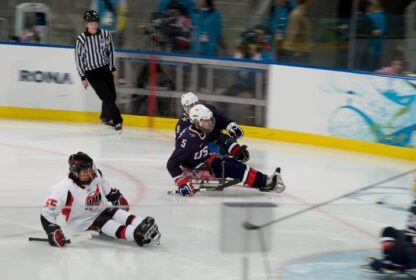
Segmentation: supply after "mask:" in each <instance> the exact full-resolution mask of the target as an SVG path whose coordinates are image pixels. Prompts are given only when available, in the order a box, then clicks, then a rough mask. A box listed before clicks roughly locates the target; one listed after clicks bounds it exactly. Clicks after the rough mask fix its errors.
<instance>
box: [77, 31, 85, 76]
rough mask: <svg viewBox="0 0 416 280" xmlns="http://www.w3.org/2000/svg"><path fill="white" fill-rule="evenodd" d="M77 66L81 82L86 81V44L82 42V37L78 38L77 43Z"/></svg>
mask: <svg viewBox="0 0 416 280" xmlns="http://www.w3.org/2000/svg"><path fill="white" fill-rule="evenodd" d="M75 64H76V66H77V71H78V74H79V76H80V77H81V80H85V79H86V77H85V51H84V42H83V41H82V39H81V36H80V37H78V39H77V41H76V43H75Z"/></svg>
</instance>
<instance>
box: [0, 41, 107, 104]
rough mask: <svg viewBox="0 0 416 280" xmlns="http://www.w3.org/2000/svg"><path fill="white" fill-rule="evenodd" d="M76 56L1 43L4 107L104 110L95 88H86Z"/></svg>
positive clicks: (64, 50) (0, 94) (63, 50)
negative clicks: (79, 71) (80, 76)
mask: <svg viewBox="0 0 416 280" xmlns="http://www.w3.org/2000/svg"><path fill="white" fill-rule="evenodd" d="M74 56H75V55H74V49H69V48H48V47H33V46H19V45H1V44H0V61H1V66H0V77H2V79H1V83H0V106H5V107H26V108H42V109H55V110H70V111H71V110H72V111H88V112H98V111H100V110H101V105H100V104H101V102H100V100H99V99H98V97H97V96H96V95H95V93H94V91H93V89H92V88H91V87H89V88H88V90H87V91H86V90H85V89H84V88H83V87H82V84H81V81H80V78H79V75H78V73H77V71H76V66H75V58H74ZM22 71H24V72H23V73H22ZM22 75H23V79H22ZM50 76H51V78H48V77H50ZM25 77H26V78H25Z"/></svg>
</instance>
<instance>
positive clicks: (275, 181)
mask: <svg viewBox="0 0 416 280" xmlns="http://www.w3.org/2000/svg"><path fill="white" fill-rule="evenodd" d="M285 189H286V186H285V184H284V183H283V180H282V175H281V174H280V167H277V168H276V170H275V171H274V172H273V174H271V175H270V176H268V177H267V181H266V186H264V187H263V188H260V190H261V191H263V192H276V193H281V192H283V191H284V190H285Z"/></svg>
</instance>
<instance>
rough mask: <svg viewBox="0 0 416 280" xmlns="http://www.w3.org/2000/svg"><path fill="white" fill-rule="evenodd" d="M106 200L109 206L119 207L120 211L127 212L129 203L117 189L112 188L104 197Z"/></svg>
mask: <svg viewBox="0 0 416 280" xmlns="http://www.w3.org/2000/svg"><path fill="white" fill-rule="evenodd" d="M106 198H107V199H108V201H110V202H111V204H113V205H117V206H121V208H122V209H124V210H126V211H129V203H128V202H127V199H126V198H125V197H124V196H123V195H122V194H121V192H120V191H119V190H118V189H115V188H112V189H111V191H110V193H109V194H108V195H106Z"/></svg>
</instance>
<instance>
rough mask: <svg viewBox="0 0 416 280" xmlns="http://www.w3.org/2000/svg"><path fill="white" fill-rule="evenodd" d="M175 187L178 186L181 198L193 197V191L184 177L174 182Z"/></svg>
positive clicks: (190, 184)
mask: <svg viewBox="0 0 416 280" xmlns="http://www.w3.org/2000/svg"><path fill="white" fill-rule="evenodd" d="M176 185H177V186H178V192H179V194H180V195H181V196H194V194H195V189H194V187H193V186H192V183H191V182H190V181H189V180H188V178H186V177H182V178H179V179H178V180H176Z"/></svg>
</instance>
